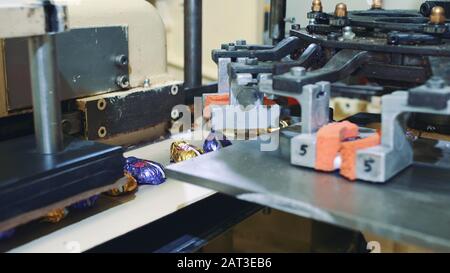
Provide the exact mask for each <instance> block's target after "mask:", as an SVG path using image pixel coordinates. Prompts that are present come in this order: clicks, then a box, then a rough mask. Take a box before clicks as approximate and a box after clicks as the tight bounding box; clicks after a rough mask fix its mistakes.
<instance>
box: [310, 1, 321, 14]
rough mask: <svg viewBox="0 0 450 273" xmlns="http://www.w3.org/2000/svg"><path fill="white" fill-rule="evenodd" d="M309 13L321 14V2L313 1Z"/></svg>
mask: <svg viewBox="0 0 450 273" xmlns="http://www.w3.org/2000/svg"><path fill="white" fill-rule="evenodd" d="M311 11H312V12H322V11H323V6H322V1H320V0H313V1H312V6H311Z"/></svg>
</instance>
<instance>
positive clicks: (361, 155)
mask: <svg viewBox="0 0 450 273" xmlns="http://www.w3.org/2000/svg"><path fill="white" fill-rule="evenodd" d="M408 96H409V93H408V92H406V91H397V92H394V93H392V94H390V95H386V96H383V98H382V105H383V109H382V129H381V131H382V134H383V135H382V140H381V145H379V146H376V147H372V148H368V149H363V150H360V151H358V154H357V163H356V164H357V166H356V169H357V173H356V175H357V178H358V179H361V180H366V181H371V182H378V183H384V182H386V181H387V180H389V179H390V178H392V177H393V176H394V175H396V174H398V173H399V172H401V171H402V170H404V169H405V168H407V167H408V166H410V165H411V164H412V163H413V149H412V146H411V144H410V143H409V140H408V139H407V137H406V134H405V132H404V128H403V124H405V122H404V120H403V118H404V115H402V114H405V113H427V114H440V115H450V101H447V107H446V108H445V109H442V110H436V109H433V108H429V107H417V106H411V105H410V104H409V102H408Z"/></svg>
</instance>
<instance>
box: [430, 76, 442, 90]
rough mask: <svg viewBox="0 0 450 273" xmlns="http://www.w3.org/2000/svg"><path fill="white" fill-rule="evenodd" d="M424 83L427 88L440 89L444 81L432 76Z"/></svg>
mask: <svg viewBox="0 0 450 273" xmlns="http://www.w3.org/2000/svg"><path fill="white" fill-rule="evenodd" d="M426 85H427V87H428V88H436V89H442V88H444V87H445V81H444V79H442V78H440V77H432V78H431V79H429V80H428V81H427V83H426Z"/></svg>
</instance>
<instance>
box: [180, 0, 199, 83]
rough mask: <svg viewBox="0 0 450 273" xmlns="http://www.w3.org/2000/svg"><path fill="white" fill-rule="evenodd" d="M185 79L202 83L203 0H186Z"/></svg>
mask: <svg viewBox="0 0 450 273" xmlns="http://www.w3.org/2000/svg"><path fill="white" fill-rule="evenodd" d="M184 43H185V45H184V81H185V87H186V88H195V87H200V86H201V85H202V0H184Z"/></svg>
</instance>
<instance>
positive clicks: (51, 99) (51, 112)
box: [28, 35, 63, 154]
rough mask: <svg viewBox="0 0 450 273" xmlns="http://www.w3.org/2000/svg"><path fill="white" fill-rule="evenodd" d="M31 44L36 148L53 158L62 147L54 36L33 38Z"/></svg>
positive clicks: (30, 40)
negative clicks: (51, 155) (52, 155)
mask: <svg viewBox="0 0 450 273" xmlns="http://www.w3.org/2000/svg"><path fill="white" fill-rule="evenodd" d="M28 41H29V43H28V46H29V56H30V60H29V61H30V71H31V90H32V94H33V112H34V114H33V116H34V129H35V135H36V147H37V150H38V152H40V153H43V154H54V153H57V152H58V151H60V150H61V149H62V147H63V134H62V125H61V104H60V100H59V95H58V90H57V85H56V79H55V74H56V70H55V67H56V65H55V49H54V42H55V41H54V36H53V35H44V36H34V37H31V38H29V39H28Z"/></svg>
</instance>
